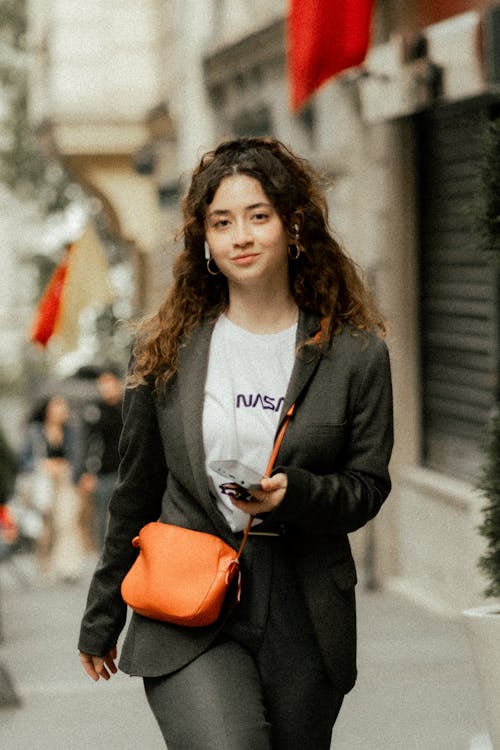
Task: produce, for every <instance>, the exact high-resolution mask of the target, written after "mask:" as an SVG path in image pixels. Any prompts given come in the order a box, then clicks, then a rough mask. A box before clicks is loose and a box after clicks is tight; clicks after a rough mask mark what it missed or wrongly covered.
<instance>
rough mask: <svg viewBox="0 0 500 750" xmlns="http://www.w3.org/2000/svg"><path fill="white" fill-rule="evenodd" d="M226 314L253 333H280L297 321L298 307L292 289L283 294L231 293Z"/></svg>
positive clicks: (232, 320)
mask: <svg viewBox="0 0 500 750" xmlns="http://www.w3.org/2000/svg"><path fill="white" fill-rule="evenodd" d="M226 316H227V317H228V318H229V320H230V321H231V322H232V323H235V324H236V325H238V326H240V327H241V328H245V330H247V331H250V332H251V333H264V334H266V333H278V332H279V331H283V330H285V329H286V328H289V327H290V326H291V325H293V324H294V323H296V322H297V317H298V308H297V305H296V303H295V300H294V299H293V297H292V295H291V293H290V291H289V290H288V289H287V290H286V292H285V293H283V294H277V293H276V292H274V293H271V294H267V293H266V294H258V295H256V294H255V293H252V294H245V293H244V292H243V293H236V294H231V295H230V298H229V307H228V309H227V310H226Z"/></svg>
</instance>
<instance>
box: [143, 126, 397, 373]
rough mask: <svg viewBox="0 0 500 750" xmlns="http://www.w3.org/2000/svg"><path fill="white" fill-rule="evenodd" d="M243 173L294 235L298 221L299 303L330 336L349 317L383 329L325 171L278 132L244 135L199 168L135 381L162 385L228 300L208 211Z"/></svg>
mask: <svg viewBox="0 0 500 750" xmlns="http://www.w3.org/2000/svg"><path fill="white" fill-rule="evenodd" d="M237 174H244V175H248V176H250V177H254V178H255V179H257V180H258V181H259V182H260V184H261V186H262V189H263V190H264V193H265V194H266V196H267V198H268V199H269V201H270V202H271V203H272V204H273V206H274V207H275V209H276V211H277V212H278V213H279V215H280V217H281V219H282V221H283V224H284V226H285V228H286V229H287V230H288V231H289V232H290V234H291V235H293V234H294V231H293V229H292V227H293V225H294V224H298V225H299V230H300V244H301V246H302V247H303V248H304V252H303V253H301V254H300V255H299V257H298V258H297V259H295V260H290V261H289V274H290V289H291V292H292V295H293V297H294V299H295V301H296V303H297V306H298V307H299V308H300V309H302V310H307V311H311V312H314V313H316V314H318V315H320V316H321V317H322V318H323V319H325V320H326V323H327V325H326V326H325V327H324V330H325V336H327V337H329V338H330V337H332V336H334V335H335V334H336V333H338V332H339V331H340V330H342V327H343V325H344V324H346V323H350V324H351V326H352V327H353V329H355V330H358V331H369V330H371V331H376V332H377V333H378V334H379V335H382V336H383V335H384V334H385V325H384V321H383V319H382V317H381V315H380V313H379V312H378V310H377V308H376V306H375V304H374V301H373V299H372V296H371V294H370V292H369V290H368V289H367V287H366V285H365V283H364V282H363V280H362V276H361V274H360V272H359V270H358V268H357V266H356V264H355V263H354V262H353V260H352V259H351V258H349V256H348V255H347V254H346V253H345V252H344V250H343V249H342V248H341V246H340V245H339V243H338V242H337V241H336V240H335V238H334V237H333V235H332V233H331V231H330V229H329V225H328V208H327V204H326V198H325V194H324V187H323V181H322V179H321V177H320V176H319V174H318V173H316V172H315V171H314V170H313V169H312V168H311V166H310V165H309V164H308V162H307V161H305V160H304V159H302V158H300V157H298V156H296V155H295V154H293V153H292V151H291V150H290V149H289V148H287V147H286V146H285V145H284V144H283V143H281V142H280V141H278V140H276V139H275V138H270V137H266V138H239V139H237V140H231V141H227V142H223V143H221V144H220V145H219V146H218V147H217V148H216V149H215V150H213V151H209V152H207V153H206V154H205V155H204V156H203V157H202V158H201V160H200V162H199V164H198V166H197V167H196V168H195V170H194V172H193V175H192V180H191V184H190V186H189V189H188V191H187V194H186V195H185V197H184V199H183V202H182V208H183V216H184V223H183V225H182V227H181V229H180V230H179V232H178V238H182V239H183V242H184V249H183V250H182V251H181V252H180V254H179V255H178V257H177V259H176V262H175V264H174V269H173V283H172V285H171V287H170V290H169V291H168V293H167V295H166V297H165V299H164V301H163V302H162V304H161V305H160V307H159V309H158V311H157V312H156V313H155V314H154V315H152V316H151V317H149V318H147V319H145V320H143V321H142V322H141V323H140V324H139V325H138V326H137V329H138V330H137V336H136V339H135V343H134V347H133V365H132V368H131V371H130V374H129V378H128V385H129V386H130V387H134V386H137V385H140V384H143V383H145V382H146V381H154V383H155V386H156V387H157V388H161V387H162V386H164V385H165V384H166V383H167V382H168V380H169V379H170V378H171V377H172V376H173V375H174V374H175V372H176V369H177V361H178V352H179V348H180V346H181V345H182V344H183V343H184V342H185V341H186V339H187V337H188V336H189V334H190V333H191V332H192V331H193V330H194V328H196V327H197V326H198V325H199V324H200V322H201V321H202V320H208V319H215V318H216V317H218V316H219V315H220V314H221V313H222V312H223V311H224V310H225V309H226V308H227V306H228V303H229V296H228V285H227V280H226V278H225V276H223V275H222V274H220V275H217V276H213V275H210V274H209V273H208V270H207V266H206V262H205V258H204V241H205V226H206V225H205V217H206V212H207V208H208V206H209V205H210V204H211V202H212V200H213V198H214V196H215V193H216V191H217V189H218V187H219V185H220V183H221V181H222V180H223V179H224V177H228V176H231V175H237Z"/></svg>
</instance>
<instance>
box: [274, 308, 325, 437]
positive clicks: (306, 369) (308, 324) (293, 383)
mask: <svg viewBox="0 0 500 750" xmlns="http://www.w3.org/2000/svg"><path fill="white" fill-rule="evenodd" d="M320 328H321V321H320V318H319V317H318V316H317V315H313V314H311V313H305V312H302V311H301V312H300V314H299V322H298V326H297V340H296V344H297V346H298V345H299V344H300V342H301V341H306V340H307V339H309V338H313V337H314V336H315V335H316V333H317V332H318V331H319V330H320ZM320 359H321V352H320V350H319V348H318V347H317V346H308V347H305V349H302V350H301V351H300V352H299V354H298V356H296V357H295V364H294V367H293V370H292V374H291V376H290V382H289V383H288V388H287V392H286V395H285V400H284V402H283V407H282V409H281V414H280V419H279V424H278V428H277V432H278V430H279V428H280V427H281V425H282V423H283V419H284V418H285V415H286V413H287V411H288V409H289V408H290V406H291V405H292V404H293V403H295V401H297V399H298V398H299V396H300V394H301V392H302V391H303V390H304V388H305V387H306V385H307V383H308V382H309V380H310V379H311V377H312V376H313V374H314V372H315V370H316V368H317V366H318V364H319V361H320Z"/></svg>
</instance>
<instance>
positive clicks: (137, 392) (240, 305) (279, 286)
mask: <svg viewBox="0 0 500 750" xmlns="http://www.w3.org/2000/svg"><path fill="white" fill-rule="evenodd" d="M183 208H184V217H185V221H184V225H183V230H182V234H183V238H184V249H183V251H182V252H181V254H180V256H179V258H178V260H177V263H176V266H175V271H174V282H173V286H172V288H171V290H170V293H169V294H168V296H167V297H166V299H165V301H164V302H163V304H162V305H161V307H160V309H159V310H158V312H157V314H156V315H154V316H153V317H152V318H150V319H149V320H146V321H145V322H143V323H142V325H140V327H139V331H138V335H137V337H136V341H135V345H134V352H133V353H134V356H133V360H132V365H131V370H130V375H129V388H128V389H127V392H126V395H125V401H124V428H123V432H122V438H121V445H120V450H121V456H122V463H121V468H120V473H119V480H118V483H117V486H116V489H115V492H114V494H113V496H112V499H111V504H110V512H111V518H110V526H109V530H108V536H107V541H106V545H105V549H104V553H103V557H102V559H101V562H100V565H99V566H98V569H97V571H96V573H95V576H94V579H93V581H92V584H91V587H90V592H89V599H88V603H87V609H86V612H85V615H84V618H83V623H82V629H81V636H80V643H79V648H80V652H81V660H82V663H83V666H84V668H85V670H86V672H87V673H88V674H89V675H90V677H92V679H94V680H97V679H99V677H103V678H104V679H109V677H110V676H111V674H110V673H113V672H115V671H116V666H115V658H116V642H117V638H118V635H119V633H120V631H121V629H122V627H123V625H124V622H125V614H126V613H125V606H124V604H123V602H122V601H121V598H120V582H121V580H122V578H123V576H124V575H125V573H126V572H127V570H128V569H129V567H130V565H131V564H132V562H133V560H134V556H135V551H134V549H133V548H132V546H131V544H130V539H131V538H132V537H133V536H134V535H135V534H137V532H138V530H139V529H140V527H141V526H142V525H144V524H145V523H147V522H149V521H151V520H156V519H157V518H158V517H160V518H161V520H162V521H166V522H169V523H173V524H177V525H179V526H185V527H188V528H191V529H197V530H200V531H205V532H210V533H212V534H217V535H219V536H220V537H221V538H223V539H224V540H225V541H226V542H228V543H229V544H232V546H233V547H234V548H235V549H236V548H238V545H239V542H240V539H241V535H242V530H243V529H244V527H245V525H246V522H247V519H248V516H249V514H250V515H252V516H256V520H255V523H254V525H253V534H252V535H250V536H249V540H248V542H247V545H246V547H245V550H244V552H243V559H242V577H243V591H242V598H241V601H240V603H239V604H237V605H235V606H232V607H231V606H229V607H228V611H227V610H226V612H225V613H224V615H223V616H222V617H221V618H220V619H219V621H217V622H216V623H215V624H214V625H211V626H208V627H204V628H183V627H178V626H177V627H176V626H172V625H169V624H166V623H160V622H156V621H154V620H150V619H147V618H144V617H141V616H138V615H135V614H134V615H133V616H132V620H131V623H130V627H129V629H128V632H127V636H126V639H125V642H124V646H123V651H122V656H121V660H120V664H119V666H120V668H121V669H123V670H124V671H125V672H128V673H129V674H136V675H141V676H142V677H143V678H144V685H145V689H146V695H147V698H148V701H149V704H150V706H151V708H152V710H153V712H154V714H155V716H156V719H157V721H158V723H159V726H160V728H161V731H162V733H163V736H164V738H165V741H166V743H168V748H169V750H187V749H189V750H197V749H198V748H199V749H200V750H201V749H203V750H207V748H217V750H221V749H223V748H227V750H243V749H245V750H261V749H262V750H265V749H267V750H269V748H274V750H294V749H295V748H297V750H298V748H301V750H305V749H307V748H310V749H311V750H313V749H314V750H323V749H324V750H326V749H327V748H329V747H330V738H331V731H332V727H333V724H334V721H335V718H336V716H337V714H338V711H339V709H340V706H341V703H342V698H343V695H344V694H345V693H346V692H347V691H348V690H350V689H351V687H352V686H353V684H354V681H355V673H356V667H355V642H356V633H355V629H356V628H355V603H354V585H355V581H356V574H355V568H354V563H353V560H352V556H351V552H350V547H349V542H348V539H347V533H348V532H351V531H354V530H355V529H358V528H360V527H361V526H363V525H364V524H365V523H366V522H367V521H369V520H370V519H371V518H373V516H375V514H376V513H377V512H378V510H379V508H380V506H381V505H382V503H383V501H384V500H385V498H386V497H387V495H388V493H389V490H390V479H389V474H388V462H389V457H390V453H391V449H392V414H391V409H392V401H391V381H390V369H389V360H388V354H387V349H386V346H385V344H384V342H383V340H382V337H383V334H384V324H383V321H382V320H381V318H380V316H379V314H378V312H377V311H376V309H375V307H374V306H373V304H372V302H371V301H370V297H369V294H368V293H367V291H366V289H365V287H364V285H363V283H362V281H361V279H360V276H359V275H358V272H357V270H356V267H355V266H354V264H353V262H352V261H351V260H350V259H349V258H348V257H347V256H346V254H345V253H344V252H343V251H342V249H341V248H340V247H339V245H338V243H337V242H336V241H335V240H334V239H333V237H332V236H331V234H330V231H329V229H328V224H327V209H326V203H325V198H324V196H323V194H322V192H321V189H320V186H319V180H318V178H317V177H316V175H315V174H314V173H313V171H312V170H311V169H310V167H309V166H308V165H307V164H306V163H305V162H304V161H303V160H301V159H299V158H298V157H296V156H295V155H293V154H292V153H291V152H290V151H289V150H288V149H287V148H286V147H285V146H283V145H282V144H281V143H280V142H279V141H276V140H274V139H271V138H265V139H260V138H249V139H240V140H236V141H231V142H228V143H223V144H222V145H220V146H219V147H218V148H217V149H216V150H215V151H213V152H209V153H208V154H206V155H205V156H204V157H203V158H202V159H201V161H200V163H199V165H198V166H197V168H196V169H195V171H194V174H193V178H192V181H191V185H190V187H189V190H188V193H187V196H186V197H185V199H184V204H183ZM321 321H323V323H322V325H321ZM320 329H321V330H322V334H321V340H320V341H319V342H316V341H314V337H315V335H316V334H317V332H318V331H319V330H320ZM294 401H295V402H296V405H297V406H296V411H295V414H294V417H293V419H292V421H291V423H290V425H289V427H288V429H287V432H286V434H285V438H284V441H283V444H282V447H281V449H280V452H279V454H278V459H277V463H276V465H275V468H274V471H273V472H272V476H271V477H268V478H263V479H262V481H261V488H260V489H257V490H252V496H251V498H250V501H248V500H246V499H245V498H244V497H240V496H239V495H238V493H236V494H235V493H229V494H225V493H224V491H223V490H224V488H223V487H222V488H221V486H220V483H221V478H220V477H219V476H218V475H217V474H215V473H214V472H213V471H212V469H211V468H210V467H211V463H212V461H214V460H217V459H239V460H240V461H242V462H243V463H245V464H246V465H248V466H249V467H251V468H253V469H254V470H257V471H258V472H260V474H261V475H262V474H263V473H264V470H265V466H266V463H267V459H268V457H269V455H270V453H271V449H272V445H273V440H274V436H275V433H276V431H277V428H278V426H279V425H280V424H281V422H282V419H283V416H284V414H285V413H286V410H287V409H288V407H289V406H290V404H291V403H292V402H294ZM222 484H224V482H222Z"/></svg>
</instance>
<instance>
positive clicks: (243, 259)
mask: <svg viewBox="0 0 500 750" xmlns="http://www.w3.org/2000/svg"><path fill="white" fill-rule="evenodd" d="M257 257H258V254H257V253H245V254H244V255H237V256H236V257H235V258H233V259H232V260H233V263H236V265H238V266H246V265H248V264H249V263H251V262H252V261H253V260H254V259H255V258H257Z"/></svg>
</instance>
